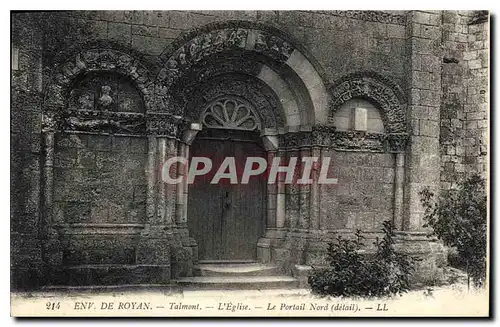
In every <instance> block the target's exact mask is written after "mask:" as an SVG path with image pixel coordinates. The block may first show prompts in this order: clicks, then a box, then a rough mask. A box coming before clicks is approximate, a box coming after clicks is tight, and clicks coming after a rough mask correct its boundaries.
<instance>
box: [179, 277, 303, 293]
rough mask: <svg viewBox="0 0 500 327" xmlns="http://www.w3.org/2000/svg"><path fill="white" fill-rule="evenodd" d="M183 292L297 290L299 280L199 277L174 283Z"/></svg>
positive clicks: (291, 278)
mask: <svg viewBox="0 0 500 327" xmlns="http://www.w3.org/2000/svg"><path fill="white" fill-rule="evenodd" d="M174 282H175V283H177V284H178V285H179V286H181V287H182V289H183V290H267V289H295V288H298V287H299V280H298V279H297V278H295V277H290V276H237V277H234V276H216V277H215V276H198V277H181V278H179V279H177V280H175V281H174Z"/></svg>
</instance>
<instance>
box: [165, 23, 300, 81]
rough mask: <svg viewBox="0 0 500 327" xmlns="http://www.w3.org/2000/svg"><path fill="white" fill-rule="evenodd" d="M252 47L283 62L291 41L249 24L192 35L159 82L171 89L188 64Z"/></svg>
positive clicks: (167, 60)
mask: <svg viewBox="0 0 500 327" xmlns="http://www.w3.org/2000/svg"><path fill="white" fill-rule="evenodd" d="M244 50H251V51H254V52H257V53H260V54H263V55H266V56H268V57H270V58H272V59H274V60H276V61H278V62H285V61H286V60H287V59H288V57H290V55H291V54H292V52H293V50H294V48H293V47H292V45H291V43H290V42H288V41H286V40H284V39H283V38H281V37H278V36H275V35H271V34H269V33H268V32H266V31H262V30H257V29H252V28H250V27H239V26H235V27H228V26H222V27H220V28H216V29H214V30H210V31H206V32H204V33H200V34H198V35H196V36H194V37H193V38H192V39H191V40H188V41H186V42H185V43H184V44H182V45H180V46H179V48H178V49H177V50H176V51H175V52H173V53H172V54H171V55H170V56H169V57H168V58H165V57H164V58H163V59H162V60H163V61H164V62H165V65H164V67H163V68H162V69H161V70H160V72H159V74H158V83H159V84H160V85H161V87H162V88H163V89H170V88H171V87H172V85H174V84H175V83H176V82H177V80H179V79H180V78H181V77H182V76H183V75H184V74H186V73H187V72H188V71H190V69H191V67H192V66H193V65H195V64H196V63H198V62H200V61H202V60H203V59H204V58H206V57H209V56H211V55H214V54H217V53H224V52H238V51H244Z"/></svg>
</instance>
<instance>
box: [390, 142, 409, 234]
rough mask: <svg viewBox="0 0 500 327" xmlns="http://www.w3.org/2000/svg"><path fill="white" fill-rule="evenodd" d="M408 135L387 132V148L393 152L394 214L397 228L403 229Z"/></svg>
mask: <svg viewBox="0 0 500 327" xmlns="http://www.w3.org/2000/svg"><path fill="white" fill-rule="evenodd" d="M407 139H408V135H407V134H405V133H400V134H389V135H388V140H389V150H390V151H391V152H393V153H394V216H393V223H394V226H395V228H396V229H397V230H403V198H404V182H405V148H406V144H407Z"/></svg>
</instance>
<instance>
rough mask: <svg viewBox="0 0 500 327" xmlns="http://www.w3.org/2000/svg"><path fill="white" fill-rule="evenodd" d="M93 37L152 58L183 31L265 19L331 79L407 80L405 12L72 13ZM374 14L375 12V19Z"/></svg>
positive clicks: (265, 22) (266, 22)
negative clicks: (372, 76)
mask: <svg viewBox="0 0 500 327" xmlns="http://www.w3.org/2000/svg"><path fill="white" fill-rule="evenodd" d="M71 15H72V17H73V18H72V19H74V20H75V21H79V22H80V24H81V22H82V21H85V22H86V24H84V25H86V26H90V28H91V29H92V30H93V33H91V35H92V37H93V38H99V39H107V40H112V41H114V42H117V43H120V44H123V45H124V46H128V47H131V48H133V49H135V50H137V51H139V52H141V53H143V54H145V55H146V56H148V57H150V58H151V60H154V59H155V57H157V56H158V55H160V54H161V53H162V52H163V51H165V50H166V51H168V50H169V48H168V45H169V44H171V43H172V41H173V40H174V39H176V38H177V37H179V36H180V35H181V34H182V33H185V32H188V31H192V30H194V29H195V28H200V27H202V26H204V25H207V24H210V23H215V22H224V21H227V20H245V21H253V22H258V23H264V24H267V25H269V26H273V27H277V28H279V29H280V30H282V31H284V32H286V33H288V34H289V35H290V36H291V38H292V40H294V41H296V43H297V44H299V45H301V46H302V47H303V48H304V49H305V50H306V51H307V52H308V53H310V54H311V55H312V56H313V57H314V58H315V59H316V60H317V62H318V64H319V65H320V66H321V67H322V68H323V69H324V72H323V73H324V74H325V77H326V78H327V79H328V80H330V81H335V80H336V79H338V78H340V77H342V76H344V75H346V74H349V73H352V72H357V71H366V70H370V71H376V72H378V73H380V74H383V75H388V76H391V77H392V78H394V79H396V80H397V81H398V82H399V83H401V84H404V83H405V81H406V79H405V75H404V74H405V20H406V17H405V12H403V11H401V12H398V11H395V12H393V13H391V14H389V13H386V14H383V13H378V14H376V15H369V14H365V15H346V14H345V12H328V11H325V12H307V11H169V12H166V11H98V12H78V13H71ZM372 16H377V17H376V18H373V17H372Z"/></svg>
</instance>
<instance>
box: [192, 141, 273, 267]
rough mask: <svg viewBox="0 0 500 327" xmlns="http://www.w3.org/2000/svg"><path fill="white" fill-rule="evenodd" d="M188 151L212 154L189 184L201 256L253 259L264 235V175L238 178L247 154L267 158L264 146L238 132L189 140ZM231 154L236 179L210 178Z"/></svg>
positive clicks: (193, 235)
mask: <svg viewBox="0 0 500 327" xmlns="http://www.w3.org/2000/svg"><path fill="white" fill-rule="evenodd" d="M190 154H191V157H193V156H198V157H208V158H211V159H212V163H213V167H212V171H211V172H210V173H209V174H207V175H204V176H198V177H196V179H195V180H194V183H193V184H191V185H190V186H189V193H188V194H189V196H188V218H187V219H188V228H189V232H190V235H191V236H192V237H193V238H194V239H195V240H196V241H197V242H198V253H199V260H201V261H247V260H255V259H256V256H257V242H258V240H259V238H260V237H261V236H262V235H263V231H264V228H265V226H264V224H265V212H266V211H265V190H266V188H265V182H266V179H265V177H264V176H263V175H262V176H255V177H252V178H250V181H249V183H248V184H241V183H239V182H240V181H241V176H242V173H243V168H244V165H245V160H246V157H247V156H260V157H263V158H265V155H266V154H265V151H264V150H263V149H262V147H261V146H260V145H259V144H258V143H256V142H254V141H248V140H243V141H242V140H241V138H233V137H227V138H226V139H223V140H221V139H213V138H208V139H203V138H202V136H200V137H199V138H197V140H195V142H193V144H192V146H191V150H190ZM228 156H233V157H235V162H236V168H237V175H238V184H230V182H229V180H228V179H222V180H220V182H219V183H218V184H210V181H211V180H212V178H213V176H214V174H215V172H216V171H217V169H218V168H219V166H220V164H221V163H222V162H223V160H224V159H225V158H226V157H228Z"/></svg>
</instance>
